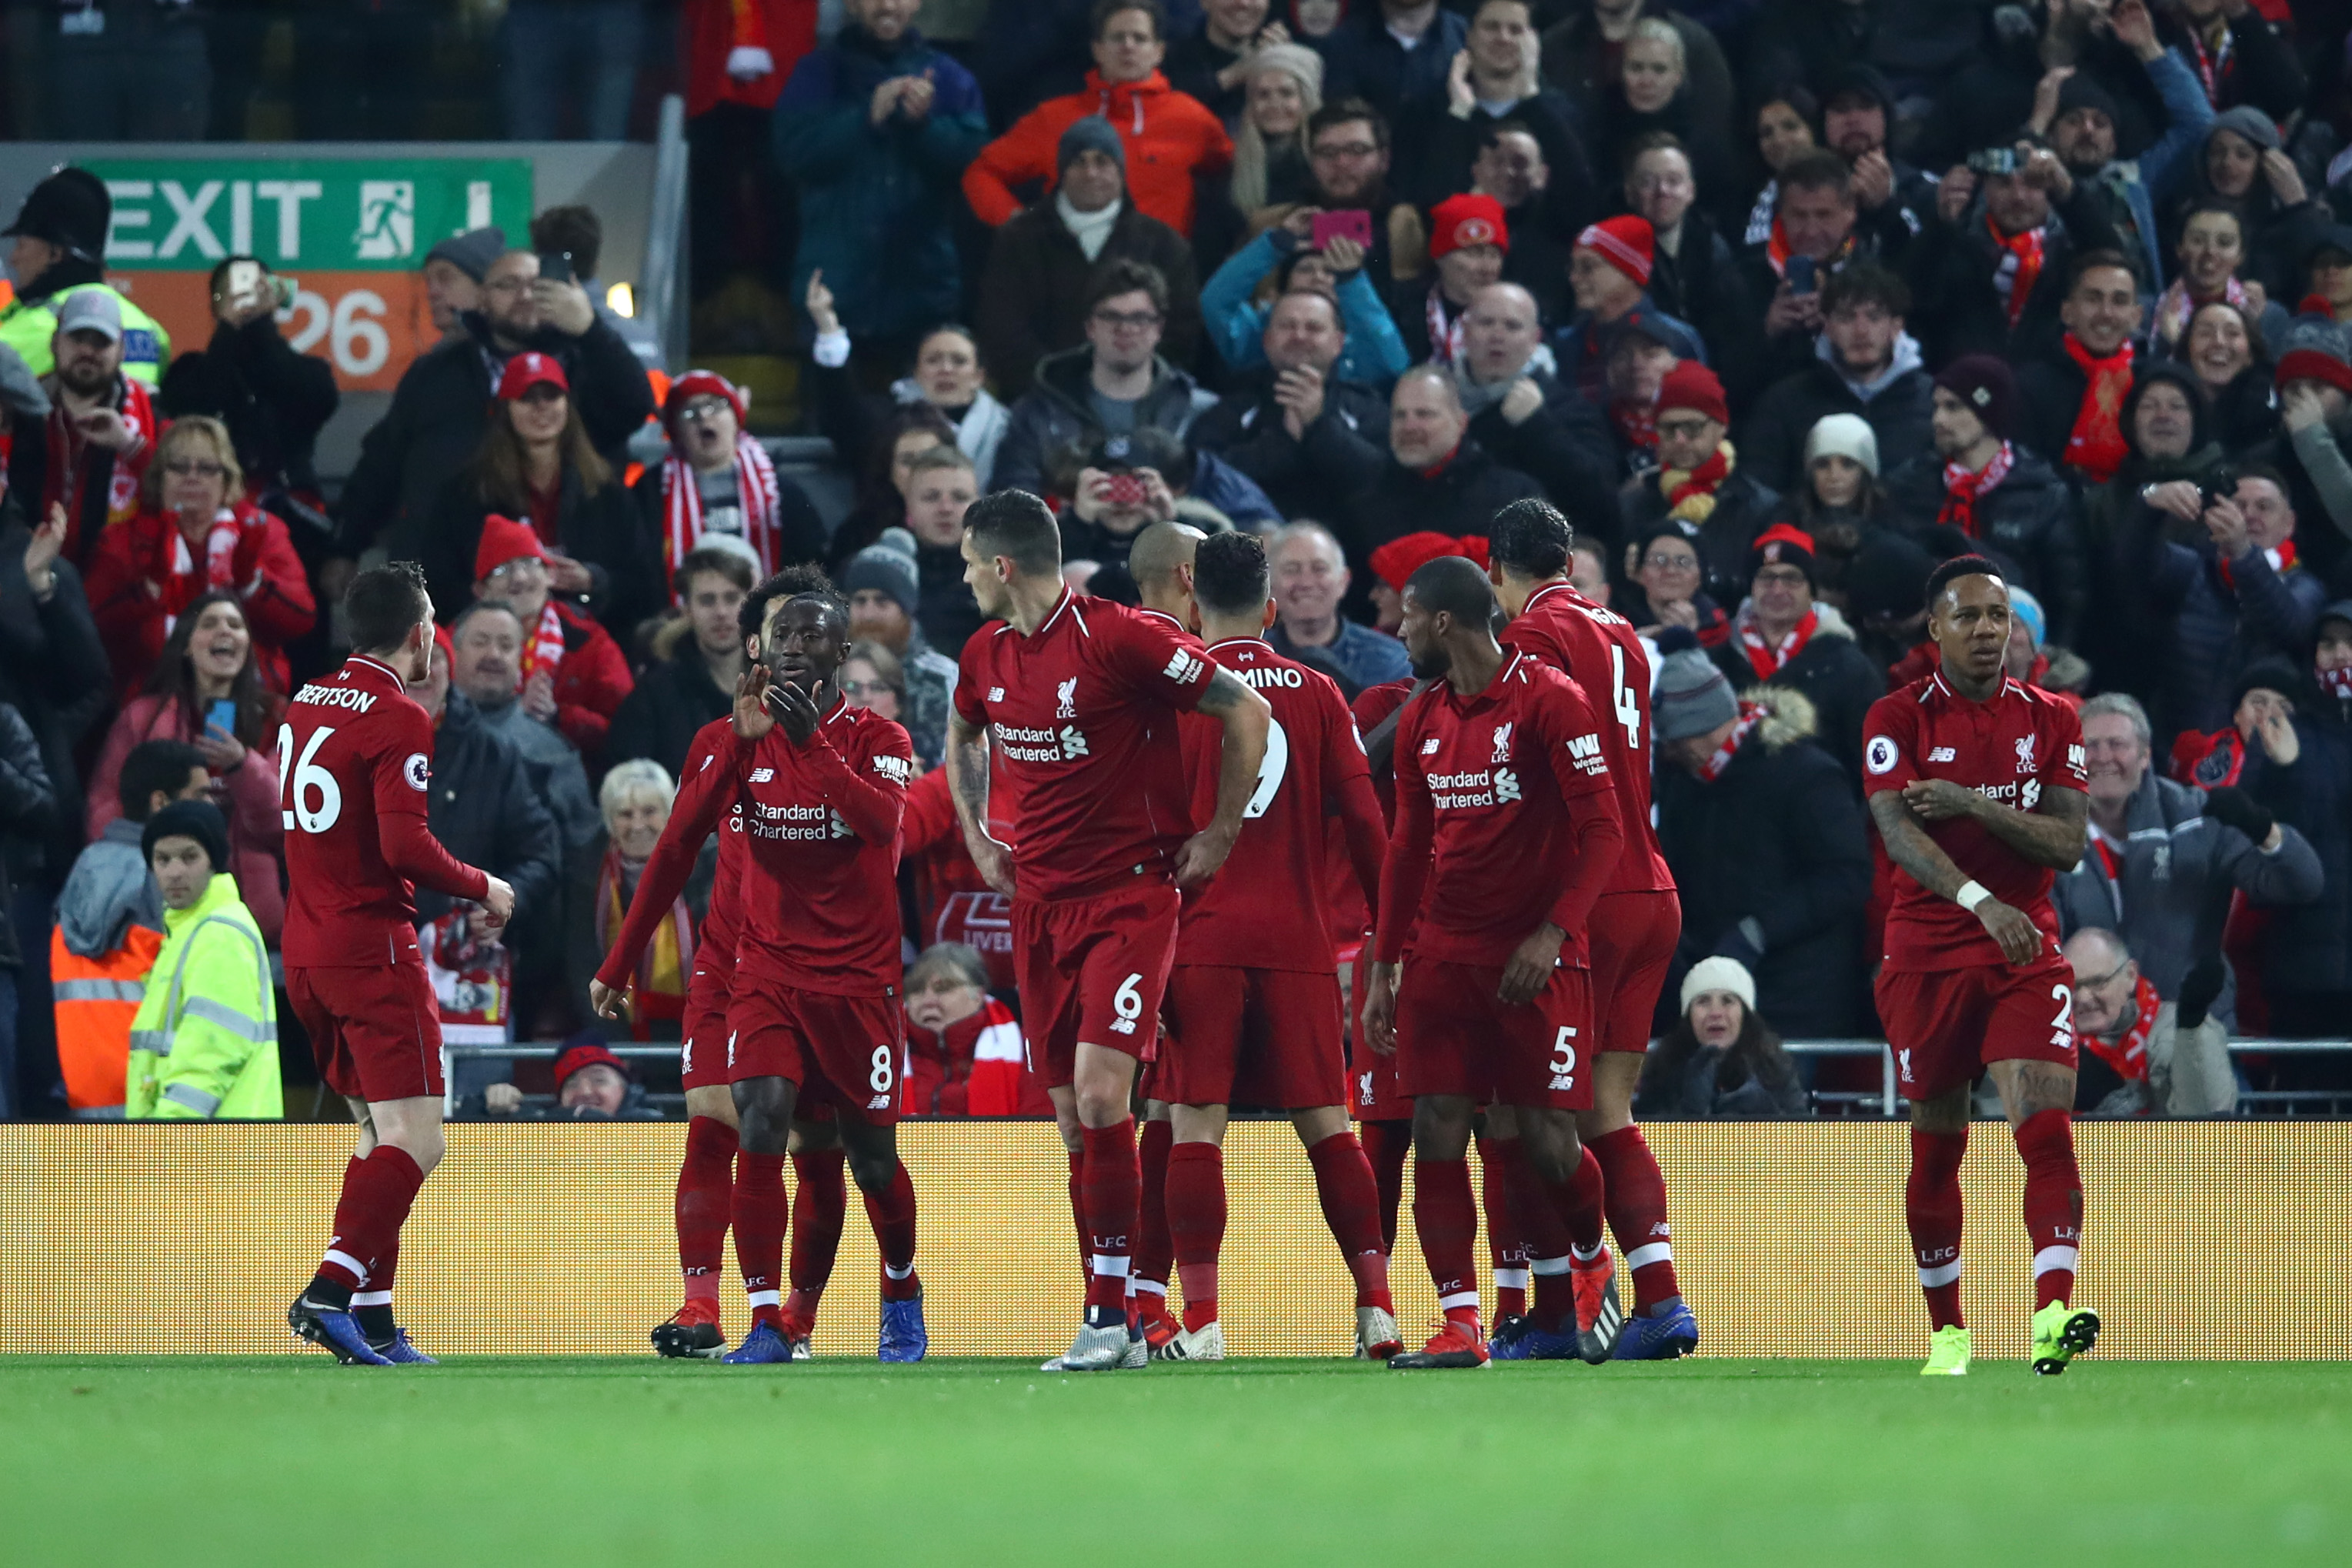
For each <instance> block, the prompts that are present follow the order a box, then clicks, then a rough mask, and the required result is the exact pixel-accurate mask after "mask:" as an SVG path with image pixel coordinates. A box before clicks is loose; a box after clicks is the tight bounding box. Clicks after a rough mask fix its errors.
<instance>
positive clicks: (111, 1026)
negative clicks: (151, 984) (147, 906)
mask: <svg viewBox="0 0 2352 1568" xmlns="http://www.w3.org/2000/svg"><path fill="white" fill-rule="evenodd" d="M162 951H163V932H162V931H149V930H148V929H147V928H146V927H144V926H140V925H134V926H131V928H130V929H129V931H126V932H125V933H124V934H123V938H122V945H121V947H118V948H115V949H114V950H113V951H111V952H104V953H100V955H99V956H98V957H96V958H84V957H82V956H81V954H79V953H78V952H74V951H73V950H72V949H71V948H68V946H66V933H65V932H64V931H63V930H61V929H52V930H51V931H50V932H49V989H50V991H51V993H52V994H54V995H55V996H56V998H57V1016H58V1066H59V1067H60V1068H63V1069H64V1070H65V1079H66V1100H67V1103H68V1104H69V1105H71V1106H72V1107H73V1110H74V1114H75V1115H77V1116H100V1117H102V1116H107V1115H114V1116H120V1115H121V1114H122V1098H123V1089H122V1080H123V1075H124V1074H125V1072H126V1071H127V1070H128V1068H129V1067H130V1063H131V1019H133V1018H135V1017H137V1016H139V1004H140V1002H141V1001H142V1000H143V999H144V998H145V996H146V994H147V972H148V971H149V970H151V969H152V968H154V967H155V955H156V954H157V953H158V952H162Z"/></svg>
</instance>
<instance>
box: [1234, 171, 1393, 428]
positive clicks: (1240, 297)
mask: <svg viewBox="0 0 2352 1568" xmlns="http://www.w3.org/2000/svg"><path fill="white" fill-rule="evenodd" d="M1346 216H1348V215H1346V214H1344V213H1322V212H1318V211H1317V210H1316V209H1315V208H1313V207H1300V208H1297V210H1295V211H1293V212H1291V213H1290V214H1288V215H1287V216H1285V217H1284V218H1283V220H1282V221H1281V222H1280V223H1278V224H1276V225H1275V226H1272V227H1271V228H1268V229H1266V230H1265V232H1264V233H1263V234H1260V235H1259V236H1258V237H1256V238H1255V239H1253V240H1251V241H1250V242H1249V243H1248V244H1247V245H1244V246H1243V247H1241V248H1240V249H1239V250H1236V251H1234V253H1233V255H1232V256H1230V257H1228V258H1226V260H1225V264H1224V265H1223V266H1222V267H1220V268H1217V270H1216V271H1215V272H1214V273H1213V274H1212V275H1211V276H1210V279H1209V281H1208V283H1207V284H1206V285H1205V286H1204V287H1203V288H1202V290H1201V316H1202V323H1203V325H1204V326H1205V327H1206V328H1207V330H1208V333H1209V342H1210V343H1211V344H1212V345H1213V346H1214V347H1215V349H1216V351H1217V355H1218V357H1219V358H1221V359H1223V361H1224V362H1225V363H1226V364H1227V365H1229V366H1230V367H1232V368H1233V369H1234V370H1236V371H1255V370H1256V369H1258V368H1259V367H1260V366H1262V365H1266V364H1270V363H1274V355H1273V353H1272V350H1271V348H1270V346H1269V344H1268V342H1267V334H1268V332H1269V331H1272V328H1273V323H1274V312H1275V308H1276V305H1278V304H1279V303H1280V302H1281V300H1282V298H1283V296H1285V295H1287V294H1297V293H1308V294H1320V295H1322V296H1323V297H1324V298H1326V299H1328V300H1330V301H1331V304H1332V308H1333V309H1334V310H1335V311H1337V313H1338V315H1339V328H1340V331H1341V334H1342V335H1341V338H1340V341H1339V344H1338V345H1337V351H1338V352H1337V353H1336V354H1335V355H1334V357H1333V359H1332V361H1331V363H1330V364H1329V366H1328V367H1327V374H1329V375H1333V376H1336V377H1338V378H1339V379H1340V380H1343V381H1351V382H1356V383H1358V384H1361V385H1364V386H1368V387H1370V388H1372V389H1373V390H1374V391H1375V392H1376V393H1381V392H1385V391H1386V390H1387V388H1388V386H1389V384H1391V383H1392V382H1394V381H1395V380H1396V378H1397V377H1398V376H1400V375H1402V374H1404V367H1405V366H1406V365H1408V364H1410V363H1412V359H1411V357H1410V356H1409V355H1408V354H1407V353H1406V351H1405V346H1404V339H1403V338H1402V337H1401V336H1399V335H1398V333H1397V329H1396V321H1395V319H1394V318H1393V317H1391V315H1390V314H1389V311H1388V307H1387V306H1386V305H1384V304H1382V303H1381V295H1380V290H1379V289H1375V288H1374V287H1373V286H1372V281H1371V279H1370V275H1369V271H1368V268H1366V267H1365V264H1364V258H1365V254H1366V252H1365V247H1364V246H1363V244H1362V243H1361V242H1360V241H1359V240H1357V239H1355V238H1353V237H1349V235H1347V234H1344V233H1339V232H1336V226H1337V223H1338V221H1339V220H1342V219H1344V218H1345V217H1346ZM1324 220H1331V221H1324ZM1318 229H1321V230H1322V231H1323V232H1322V233H1321V234H1320V235H1319V236H1318V233H1317V231H1318ZM1268 278H1272V279H1274V289H1275V298H1274V300H1273V301H1272V302H1269V303H1261V302H1260V300H1259V296H1260V294H1261V292H1262V291H1263V289H1265V282H1266V279H1268ZM1278 368H1289V367H1278Z"/></svg>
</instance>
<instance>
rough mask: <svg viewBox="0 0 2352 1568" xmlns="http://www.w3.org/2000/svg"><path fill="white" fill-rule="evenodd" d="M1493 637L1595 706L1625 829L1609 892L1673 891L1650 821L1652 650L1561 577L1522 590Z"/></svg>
mask: <svg viewBox="0 0 2352 1568" xmlns="http://www.w3.org/2000/svg"><path fill="white" fill-rule="evenodd" d="M1499 640H1500V641H1501V642H1502V645H1503V646H1504V647H1507V648H1516V649H1517V650H1519V651H1521V652H1523V653H1531V654H1533V655H1535V656H1536V657H1537V658H1539V659H1542V660H1543V661H1544V662H1545V663H1546V664H1548V665H1550V666H1551V667H1552V668H1554V669H1557V670H1559V672H1560V673H1561V674H1562V675H1565V676H1567V677H1568V678H1569V679H1571V680H1574V681H1575V682H1576V683H1577V684H1578V685H1579V686H1581V687H1582V688H1584V690H1585V694H1586V695H1587V696H1588V697H1589V698H1592V699H1597V700H1599V701H1600V702H1601V709H1602V710H1601V755H1602V756H1604V757H1607V758H1608V759H1609V776H1610V778H1611V779H1612V780H1613V781H1614V782H1615V784H1616V786H1617V826H1618V827H1619V829H1620V830H1621V831H1622V832H1623V833H1624V835H1625V850H1624V853H1623V854H1622V855H1620V856H1619V857H1618V858H1617V874H1616V875H1615V876H1613V877H1612V878H1611V879H1609V891H1611V892H1612V893H1661V892H1672V891H1673V890H1674V886H1675V874H1674V873H1673V872H1672V871H1670V870H1668V869H1667V868H1666V858H1665V856H1664V853H1662V852H1661V851H1660V850H1659V848H1658V830H1657V829H1656V828H1655V827H1654V826H1652V825H1651V821H1650V742H1651V738H1652V737H1651V733H1650V656H1649V653H1648V651H1647V650H1646V649H1644V648H1643V647H1642V638H1641V637H1640V635H1639V634H1638V633H1636V632H1635V631H1634V630H1633V622H1631V621H1629V620H1627V619H1626V618H1625V617H1624V616H1621V615H1619V614H1618V613H1617V612H1616V611H1614V610H1612V609H1608V608H1605V607H1603V606H1602V605H1596V604H1594V603H1593V602H1592V601H1591V600H1590V599H1588V598H1586V597H1585V596H1584V595H1581V594H1580V593H1578V592H1577V591H1576V590H1575V589H1574V588H1572V587H1570V586H1569V584H1566V583H1548V584H1545V585H1544V586H1542V587H1540V588H1538V589H1537V590H1536V591H1535V592H1534V593H1533V594H1532V595H1528V606H1527V608H1526V609H1524V610H1522V611H1520V612H1519V618H1518V619H1517V620H1515V621H1513V622H1512V623H1511V624H1510V625H1509V626H1507V627H1505V628H1504V630H1503V634H1502V637H1501V638H1500V639H1499Z"/></svg>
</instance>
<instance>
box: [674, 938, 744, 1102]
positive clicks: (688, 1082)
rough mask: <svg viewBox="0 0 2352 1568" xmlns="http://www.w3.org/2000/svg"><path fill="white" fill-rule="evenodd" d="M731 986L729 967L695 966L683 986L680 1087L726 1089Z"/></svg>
mask: <svg viewBox="0 0 2352 1568" xmlns="http://www.w3.org/2000/svg"><path fill="white" fill-rule="evenodd" d="M734 985H735V970H734V966H733V965H732V964H724V965H718V966H713V967H705V966H704V965H702V964H699V963H698V964H696V965H695V966H694V975H693V978H691V979H690V980H688V982H687V983H686V1013H685V1016H682V1017H681V1018H679V1020H678V1047H677V1076H678V1082H679V1084H680V1086H681V1087H683V1088H686V1089H725V1088H726V1087H727V1084H728V1077H727V1003H728V998H729V995H730V993H731V992H732V991H733V989H734Z"/></svg>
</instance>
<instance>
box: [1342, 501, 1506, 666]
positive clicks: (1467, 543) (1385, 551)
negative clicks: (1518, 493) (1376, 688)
mask: <svg viewBox="0 0 2352 1568" xmlns="http://www.w3.org/2000/svg"><path fill="white" fill-rule="evenodd" d="M1497 510H1500V509H1497ZM1448 555H1459V556H1463V557H1465V559H1468V560H1472V561H1475V562H1477V563H1478V564H1479V565H1481V566H1484V565H1485V564H1486V540H1485V539H1484V538H1475V539H1455V538H1453V537H1451V536H1449V535H1446V534H1443V533H1432V532H1428V531H1423V532H1420V533H1407V534H1402V535H1400V536H1398V537H1397V538H1395V539H1391V540H1390V541H1389V542H1387V543H1386V544H1383V545H1381V547H1380V548H1379V549H1378V550H1375V551H1373V552H1372V555H1371V562H1370V565H1371V568H1372V586H1371V599H1372V609H1373V613H1374V615H1375V617H1376V618H1375V620H1374V621H1373V626H1374V629H1376V630H1378V631H1381V632H1386V633H1388V634H1389V635H1391V636H1394V635H1395V633H1396V629H1397V627H1398V626H1400V625H1402V623H1403V621H1404V585H1405V584H1407V583H1408V582H1410V581H1412V574H1414V573H1416V572H1418V571H1420V570H1421V569H1422V568H1423V567H1424V566H1426V565H1428V564H1429V563H1431V562H1433V561H1437V560H1442V559H1444V557H1445V556H1448Z"/></svg>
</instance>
